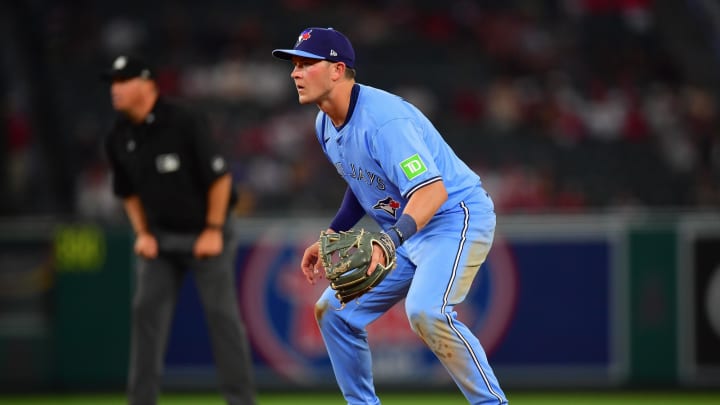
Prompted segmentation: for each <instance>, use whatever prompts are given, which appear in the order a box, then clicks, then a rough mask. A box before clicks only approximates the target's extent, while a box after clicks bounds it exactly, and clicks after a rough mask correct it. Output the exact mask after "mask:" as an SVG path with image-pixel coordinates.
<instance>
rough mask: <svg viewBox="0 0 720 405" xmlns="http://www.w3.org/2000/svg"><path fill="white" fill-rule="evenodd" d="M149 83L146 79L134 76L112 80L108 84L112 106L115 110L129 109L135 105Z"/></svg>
mask: <svg viewBox="0 0 720 405" xmlns="http://www.w3.org/2000/svg"><path fill="white" fill-rule="evenodd" d="M149 85H151V84H150V82H149V81H148V80H145V79H141V78H134V79H128V80H114V81H113V82H112V85H111V86H110V95H111V96H112V104H113V108H114V109H115V110H117V111H130V110H131V109H132V108H133V107H134V106H135V105H137V104H138V103H139V102H140V100H141V99H142V97H143V95H144V94H145V92H146V90H147V87H148V86H149Z"/></svg>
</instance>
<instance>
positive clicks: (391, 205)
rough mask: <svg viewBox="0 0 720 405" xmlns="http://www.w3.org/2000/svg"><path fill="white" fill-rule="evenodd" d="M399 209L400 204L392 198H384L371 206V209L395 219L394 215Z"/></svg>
mask: <svg viewBox="0 0 720 405" xmlns="http://www.w3.org/2000/svg"><path fill="white" fill-rule="evenodd" d="M399 208H400V203H399V202H397V201H395V200H393V199H392V197H385V198H383V199H382V200H380V201H378V202H377V204H375V205H374V206H373V209H376V210H383V211H385V212H387V213H388V214H390V215H392V216H393V217H395V213H396V212H397V210H398V209H399Z"/></svg>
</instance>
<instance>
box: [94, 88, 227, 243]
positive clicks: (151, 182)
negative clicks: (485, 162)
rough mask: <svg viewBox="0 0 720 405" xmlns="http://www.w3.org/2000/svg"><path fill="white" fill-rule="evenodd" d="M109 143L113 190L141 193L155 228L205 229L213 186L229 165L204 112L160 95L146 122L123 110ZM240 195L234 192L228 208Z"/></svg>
mask: <svg viewBox="0 0 720 405" xmlns="http://www.w3.org/2000/svg"><path fill="white" fill-rule="evenodd" d="M105 148H106V152H107V155H108V159H109V161H110V164H111V166H112V171H113V192H114V193H115V194H116V195H117V196H118V197H121V198H126V197H129V196H132V195H137V196H139V197H140V201H141V202H142V205H143V208H144V209H145V215H146V218H147V225H148V227H149V228H150V230H151V232H171V233H195V234H197V233H200V232H201V231H202V230H203V229H204V228H205V225H206V223H205V222H206V214H207V204H208V201H207V200H208V190H209V187H210V185H211V184H212V183H213V181H215V180H216V179H218V178H219V177H221V176H222V175H224V174H226V173H227V172H228V164H227V160H226V159H225V157H224V156H223V155H222V154H221V152H220V148H219V145H218V144H217V143H216V142H214V140H213V139H212V136H211V134H210V129H209V126H208V125H207V122H206V120H205V118H204V117H203V116H202V115H201V114H197V113H195V112H193V111H191V110H190V109H188V108H186V107H184V106H181V105H180V104H178V103H176V102H172V101H169V100H166V99H165V98H163V97H159V98H158V100H157V102H156V103H155V106H154V107H153V109H152V111H151V113H150V114H149V115H148V116H147V118H146V119H145V121H144V122H142V123H139V124H136V123H133V122H132V121H130V120H129V119H128V118H127V117H126V116H125V115H123V114H119V115H118V118H117V120H116V121H115V123H114V125H113V127H112V129H111V131H110V133H109V135H108V137H107V138H106V140H105ZM235 199H236V196H235V193H234V192H231V197H230V201H229V205H228V210H229V209H230V207H231V206H232V204H233V203H234V202H235Z"/></svg>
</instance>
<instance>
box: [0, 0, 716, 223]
mask: <svg viewBox="0 0 720 405" xmlns="http://www.w3.org/2000/svg"><path fill="white" fill-rule="evenodd" d="M336 4H337V2H331V1H324V0H284V1H259V0H256V1H243V2H234V1H228V0H208V1H203V2H196V1H172V2H171V1H158V2H141V1H135V0H129V1H124V2H120V3H113V4H112V5H109V4H106V3H104V2H94V1H60V0H56V1H49V0H48V1H43V0H37V1H30V2H19V1H15V2H7V3H6V2H3V5H2V6H0V7H1V9H0V26H1V28H0V30H1V35H0V38H1V39H0V41H1V42H2V47H0V49H1V50H0V55H1V56H2V59H0V60H2V61H3V63H2V65H0V72H2V74H1V75H0V90H2V92H0V111H1V112H2V114H1V115H0V131H1V132H0V134H2V139H3V141H4V142H1V143H0V144H1V147H0V156H1V158H0V161H2V162H3V164H2V167H1V168H0V193H1V194H2V195H3V196H5V198H3V199H2V201H1V202H0V215H3V216H16V215H36V214H42V215H62V216H72V217H80V218H87V219H93V220H107V221H116V220H118V218H122V215H120V214H121V213H120V211H119V209H118V205H117V202H116V201H115V200H114V199H113V198H112V196H111V195H110V193H109V185H108V175H107V168H106V163H105V160H104V156H103V151H102V148H101V142H102V137H103V136H104V134H105V132H106V130H107V127H108V125H109V123H110V120H111V117H112V111H111V108H110V103H109V99H108V98H109V97H108V89H107V88H106V86H105V85H104V84H103V83H101V82H100V81H99V80H98V72H99V71H100V70H101V69H103V68H104V67H105V66H106V65H107V64H108V63H109V61H111V60H112V58H113V56H114V55H116V54H118V53H123V52H135V53H141V54H144V55H146V56H148V57H150V58H151V59H152V61H153V62H154V63H155V64H156V66H157V67H158V68H159V71H160V79H159V81H160V84H161V87H162V89H163V90H164V91H165V92H166V93H167V94H169V95H172V96H181V97H183V98H185V99H187V100H188V101H189V102H191V103H194V104H197V105H199V106H201V107H202V108H203V109H205V110H206V111H207V112H208V114H210V116H211V118H212V122H213V130H214V136H217V137H218V138H220V139H221V141H222V142H223V143H224V144H226V146H227V151H228V153H229V155H230V157H231V159H232V162H233V170H234V173H235V181H236V185H237V188H238V190H240V191H241V195H242V199H241V204H240V205H239V206H238V208H237V212H238V214H240V215H243V216H253V215H275V214H278V213H283V214H286V213H299V212H323V211H328V210H332V209H333V208H334V207H335V206H336V203H337V201H338V200H339V198H340V196H341V195H342V194H341V190H342V189H343V185H342V184H341V183H340V179H339V178H338V177H337V176H336V175H335V174H334V171H333V169H332V167H331V166H330V165H329V164H328V163H326V161H325V160H324V158H323V157H322V155H321V153H320V150H319V148H318V147H317V145H316V143H315V142H316V141H315V139H314V137H313V135H312V132H313V128H312V123H313V116H314V114H315V111H316V110H315V109H314V108H313V107H309V106H298V105H297V102H296V98H295V94H294V90H293V87H292V83H291V81H290V80H289V78H288V75H289V72H290V66H289V65H287V64H283V63H282V62H279V61H276V60H274V59H273V58H272V57H271V56H270V51H271V50H272V49H273V48H276V47H287V46H291V45H292V44H293V42H294V38H295V36H296V35H297V33H298V32H299V31H300V30H301V29H302V28H304V27H305V26H313V25H320V26H333V27H335V28H337V29H339V30H342V31H344V32H346V33H347V34H348V35H349V36H350V37H351V38H352V39H353V41H354V44H355V47H356V48H357V49H356V51H357V55H358V60H359V63H358V70H359V81H361V82H363V83H366V84H370V85H374V86H378V87H383V88H387V89H389V90H391V91H395V92H397V93H399V94H401V95H403V96H404V97H406V98H407V99H409V100H410V101H412V102H414V103H415V104H417V105H418V106H419V107H421V108H422V109H424V110H425V111H426V112H427V113H428V114H429V115H430V116H431V117H432V118H433V120H434V122H435V123H436V126H437V127H438V128H439V129H440V130H441V132H442V133H443V134H444V135H445V137H446V138H447V140H448V141H449V142H450V144H451V145H452V146H453V147H454V148H455V150H456V151H457V152H458V154H459V155H461V156H462V157H463V158H464V159H465V160H466V161H467V162H468V163H469V164H470V165H471V166H472V167H473V168H476V169H477V171H478V173H479V174H480V175H481V176H482V177H483V179H484V181H485V183H486V185H487V186H488V188H489V189H490V191H491V193H492V194H493V196H494V198H495V200H496V203H497V206H498V211H500V212H501V213H525V212H530V213H536V212H588V211H598V210H614V209H628V208H629V209H638V208H655V209H684V210H688V209H689V210H696V209H701V210H702V209H712V208H713V207H717V204H718V203H719V202H720V183H719V182H718V175H719V174H720V138H719V137H718V131H717V130H718V102H717V100H718V98H717V97H718V90H719V89H720V87H719V84H720V80H719V78H720V77H719V76H720V73H718V72H720V69H719V67H720V66H719V64H718V62H719V60H720V59H719V58H720V17H718V16H719V15H720V14H719V13H718V10H717V9H718V6H717V5H716V4H715V3H714V2H712V1H703V0H687V1H679V2H674V1H659V0H658V1H653V0H578V1H561V0H555V1H543V2H537V1H529V0H525V1H523V0H513V1H502V2H497V1H469V0H461V1H454V2H450V3H442V2H436V1H359V0H358V1H350V2H343V4H342V5H341V6H340V5H336Z"/></svg>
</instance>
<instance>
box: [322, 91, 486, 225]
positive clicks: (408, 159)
mask: <svg viewBox="0 0 720 405" xmlns="http://www.w3.org/2000/svg"><path fill="white" fill-rule="evenodd" d="M345 121H346V122H345V124H344V125H343V126H342V127H340V128H336V127H335V126H334V125H333V123H332V121H331V120H330V119H329V118H328V117H327V115H326V114H325V113H324V112H322V111H320V112H319V113H318V115H317V118H316V121H315V125H316V130H317V136H318V140H319V141H320V144H321V145H322V148H323V151H324V152H325V154H326V155H327V157H328V159H329V160H330V162H331V163H333V164H334V165H335V168H336V169H337V171H338V173H339V174H340V175H341V176H342V177H343V179H344V180H345V181H347V183H348V185H349V186H350V188H351V189H352V191H353V193H354V194H355V196H356V197H357V199H358V201H359V202H360V204H361V205H362V206H363V207H364V208H365V210H366V212H367V214H368V215H370V216H371V217H372V218H373V219H375V220H376V221H377V223H378V224H379V225H380V226H381V227H382V228H383V229H388V228H389V227H390V226H391V225H393V224H394V223H395V221H397V219H398V218H399V217H400V215H402V212H403V210H404V208H405V205H406V203H407V201H408V199H409V198H410V196H411V195H412V194H413V192H415V191H416V190H418V189H420V188H422V187H423V186H425V185H428V184H430V183H433V182H435V181H439V180H442V181H443V183H444V185H445V188H446V190H447V193H448V199H447V201H446V202H445V203H444V204H443V206H442V207H440V209H439V210H438V212H442V211H444V210H445V209H447V208H449V207H455V206H457V204H458V203H459V202H460V201H462V200H463V199H464V198H465V197H467V195H468V194H469V193H471V192H473V191H476V190H477V189H476V187H477V186H479V185H480V184H481V182H480V177H479V176H478V175H477V174H476V173H475V172H473V171H472V169H470V168H469V167H468V166H467V165H466V164H465V163H464V162H463V161H462V160H460V159H459V158H458V157H457V155H456V154H455V152H454V151H453V150H452V148H451V147H450V146H449V145H448V144H447V142H445V140H444V139H443V138H442V136H441V135H440V133H439V132H438V131H437V129H435V127H434V126H433V124H432V123H431V122H430V120H429V119H428V118H427V117H425V115H424V114H422V113H421V112H420V111H419V110H418V109H417V108H416V107H415V106H413V105H412V104H410V103H408V102H407V101H405V100H403V99H402V98H400V97H398V96H396V95H394V94H391V93H388V92H386V91H383V90H380V89H376V88H374V87H370V86H366V85H362V84H355V85H354V87H353V91H352V98H351V103H350V109H349V111H348V116H347V118H346V120H345ZM486 202H487V204H488V206H487V209H488V210H489V211H492V210H493V207H492V202H491V200H490V199H487V200H486Z"/></svg>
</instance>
